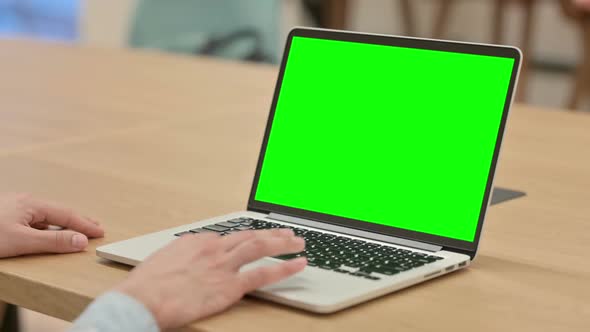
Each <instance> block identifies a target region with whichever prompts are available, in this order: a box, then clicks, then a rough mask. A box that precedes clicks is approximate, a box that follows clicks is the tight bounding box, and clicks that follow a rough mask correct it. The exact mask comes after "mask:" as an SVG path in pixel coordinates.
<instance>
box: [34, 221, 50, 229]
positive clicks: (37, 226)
mask: <svg viewBox="0 0 590 332" xmlns="http://www.w3.org/2000/svg"><path fill="white" fill-rule="evenodd" d="M31 227H33V228H34V229H47V228H49V225H48V224H47V223H46V222H38V223H33V224H32V225H31Z"/></svg>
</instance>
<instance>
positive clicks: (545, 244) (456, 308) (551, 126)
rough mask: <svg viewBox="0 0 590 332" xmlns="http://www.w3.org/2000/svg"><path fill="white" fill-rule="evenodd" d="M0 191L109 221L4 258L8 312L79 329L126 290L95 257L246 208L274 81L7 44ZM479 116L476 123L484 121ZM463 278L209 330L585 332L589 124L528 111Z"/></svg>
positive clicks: (148, 58) (181, 64) (193, 65)
mask: <svg viewBox="0 0 590 332" xmlns="http://www.w3.org/2000/svg"><path fill="white" fill-rule="evenodd" d="M0 73H1V77H2V79H0V105H1V106H0V133H1V136H0V137H2V139H1V140H0V188H1V190H3V191H30V192H33V193H34V194H36V195H39V196H43V197H46V198H49V199H53V200H57V201H61V202H65V203H66V204H69V205H71V206H73V207H76V208H77V209H78V210H79V211H83V212H84V213H87V214H88V215H92V216H95V217H97V218H100V220H101V221H102V222H103V224H104V225H105V226H106V228H107V230H108V232H107V236H106V237H105V238H104V239H100V240H95V241H92V242H91V245H90V248H89V250H88V252H85V253H80V254H71V255H65V256H64V255H51V256H37V257H32V256H31V257H22V258H15V259H5V260H0V300H4V301H7V302H11V303H15V304H17V305H20V306H23V307H26V308H30V309H33V310H36V311H40V312H42V313H46V314H48V315H52V316H55V317H59V318H62V319H66V320H72V319H74V318H75V317H76V316H77V315H78V314H79V313H80V312H81V311H82V310H83V308H84V307H85V305H86V304H88V303H89V301H91V300H92V299H93V298H94V297H96V296H97V295H99V294H100V293H102V292H104V291H105V290H108V289H109V288H110V287H112V286H113V285H114V284H116V283H117V282H119V281H120V280H122V279H123V278H125V276H126V275H127V271H128V268H127V267H125V266H123V265H118V264H113V263H108V262H104V261H101V260H99V259H98V258H97V257H96V256H95V254H94V248H95V247H96V246H98V245H102V244H105V243H109V242H113V241H119V240H122V239H125V238H128V237H131V236H135V235H139V234H144V233H148V232H152V231H156V230H159V229H163V228H165V227H170V226H175V225H181V224H184V223H187V222H190V221H194V220H197V219H200V218H205V217H210V216H214V215H216V214H220V213H226V212H231V211H234V210H239V209H243V208H244V207H245V205H246V197H247V194H248V191H249V186H250V182H251V180H252V175H253V172H254V168H255V162H256V158H257V153H258V149H259V146H260V141H261V138H262V133H263V128H264V125H265V121H266V117H267V112H268V109H269V104H270V102H271V94H272V91H273V86H274V83H275V79H276V68H274V67H271V66H265V65H252V64H238V63H232V62H223V61H219V60H211V59H196V58H184V57H176V56H169V55H161V54H155V53H152V54H150V53H133V52H124V51H116V50H99V49H78V48H74V47H69V46H63V45H51V44H40V43H33V42H26V41H0ZM474 111H475V110H474ZM500 165H501V166H500V169H499V173H498V177H497V185H499V186H504V187H509V188H515V189H520V190H524V191H526V192H527V193H528V196H527V197H525V198H521V199H518V200H515V201H511V202H508V203H504V204H501V205H498V206H494V207H493V208H491V209H490V212H489V217H488V220H487V223H486V227H485V231H484V235H483V240H482V243H481V251H480V255H479V257H478V259H477V260H476V261H475V263H474V264H473V266H472V267H471V268H469V269H467V270H465V271H463V272H459V273H455V274H452V275H450V276H448V277H443V278H440V279H436V280H434V281H432V282H428V283H426V284H422V285H420V286H417V287H413V288H410V289H407V290H404V291H401V292H398V293H396V294H392V295H390V296H386V297H383V298H381V299H378V300H375V301H372V302H370V303H367V304H364V305H361V306H358V307H357V308H355V309H351V310H346V311H343V312H341V313H337V314H334V315H330V316H318V315H312V314H307V313H304V312H300V311H295V310H291V309H289V308H286V307H281V306H278V305H274V304H271V303H267V302H263V301H258V300H255V299H245V300H243V301H242V302H241V303H240V304H239V305H238V306H236V307H234V308H232V309H231V310H229V311H228V312H226V313H225V314H223V315H219V316H216V317H213V318H211V319H207V320H205V321H202V322H199V323H197V324H195V325H194V326H193V328H194V330H202V331H242V332H244V331H246V332H247V331H309V332H312V331H339V332H341V331H402V330H403V331H431V330H441V331H449V330H453V331H502V330H505V331H515V330H518V331H587V329H588V327H589V326H590V264H589V263H588V250H589V249H590V245H589V244H590V204H589V202H590V189H589V188H590V117H589V116H587V115H583V114H569V113H564V112H558V111H549V110H541V109H533V108H530V107H524V106H518V107H515V109H514V112H513V113H512V115H511V119H510V121H509V126H508V132H507V136H506V141H505V146H504V149H503V158H502V160H501V164H500Z"/></svg>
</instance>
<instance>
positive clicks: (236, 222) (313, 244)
mask: <svg viewBox="0 0 590 332" xmlns="http://www.w3.org/2000/svg"><path fill="white" fill-rule="evenodd" d="M272 228H290V229H292V230H293V232H294V233H295V235H297V236H299V237H302V238H304V239H305V250H304V251H303V252H300V253H296V254H289V255H282V256H277V257H275V258H278V259H282V260H288V259H294V258H297V257H306V258H307V262H308V263H307V265H308V266H312V267H317V268H320V269H324V270H331V271H334V272H337V273H344V274H348V275H351V276H356V277H360V278H365V279H370V280H379V279H381V278H383V277H385V276H392V275H395V274H398V273H400V272H403V271H408V270H411V269H414V268H417V267H420V266H423V265H425V264H429V263H432V262H435V261H437V260H441V259H443V258H442V257H439V256H435V255H428V254H424V253H420V252H416V251H412V250H409V249H402V248H396V247H391V246H382V245H380V244H376V243H372V242H368V241H363V240H359V239H351V238H348V237H344V236H338V235H333V234H328V233H322V232H319V231H314V230H309V229H304V228H298V227H292V226H287V225H282V224H277V223H274V222H270V221H265V220H260V219H253V218H235V219H231V220H228V221H224V222H220V223H217V224H212V225H208V226H205V227H202V228H195V229H191V230H189V231H186V232H181V233H178V234H174V235H176V236H182V235H185V234H196V233H206V232H216V233H218V234H220V235H222V236H223V235H228V234H231V233H235V232H240V231H244V230H258V229H272Z"/></svg>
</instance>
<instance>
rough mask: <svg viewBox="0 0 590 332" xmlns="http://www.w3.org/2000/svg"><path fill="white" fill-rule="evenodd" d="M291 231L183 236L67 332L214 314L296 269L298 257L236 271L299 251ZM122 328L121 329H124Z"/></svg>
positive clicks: (159, 324)
mask: <svg viewBox="0 0 590 332" xmlns="http://www.w3.org/2000/svg"><path fill="white" fill-rule="evenodd" d="M304 247H305V243H304V241H303V239H301V238H298V237H295V235H294V234H293V231H291V230H290V229H274V230H265V231H245V232H240V233H237V234H232V235H228V236H225V237H221V236H218V235H217V234H211V233H209V234H199V235H185V236H183V237H181V238H180V239H177V240H175V241H173V242H172V243H170V244H169V245H168V246H166V247H164V248H163V249H161V250H159V251H158V252H156V253H155V254H153V255H152V256H151V257H149V258H148V259H147V260H146V261H145V262H143V263H142V264H140V265H139V266H137V267H136V268H135V269H134V270H133V271H132V272H131V273H130V275H129V277H128V278H127V279H126V280H125V281H123V282H122V283H121V284H119V285H117V286H116V287H115V288H114V289H113V291H112V292H109V293H106V294H105V295H103V296H101V297H99V298H98V299H97V300H96V301H95V302H94V303H92V304H91V305H90V306H89V307H88V308H87V309H86V311H85V312H84V313H83V314H82V315H81V316H80V317H79V318H78V320H77V321H76V323H75V325H74V328H73V330H71V331H70V332H90V331H92V332H111V331H113V332H114V331H122V330H125V331H130V332H135V331H159V329H163V330H165V329H170V328H178V327H182V326H184V325H186V324H188V323H190V322H193V321H196V320H199V319H202V318H205V317H208V316H211V315H214V314H216V313H219V312H221V311H223V310H225V309H227V308H228V307H230V306H231V305H232V304H234V303H236V302H238V301H239V300H240V299H241V298H242V297H243V296H244V294H246V293H248V292H251V291H253V290H255V289H257V288H260V287H263V286H265V285H268V284H271V283H274V282H277V281H279V280H281V279H283V278H286V277H289V276H291V275H293V274H295V273H297V272H299V271H301V270H302V269H303V268H304V267H305V265H306V264H307V261H306V260H305V258H298V259H294V260H291V261H287V262H281V263H278V264H276V265H272V266H266V267H262V268H258V269H254V270H249V271H245V272H240V268H241V267H242V266H244V265H246V264H248V263H250V262H253V261H256V260H258V259H260V258H263V257H265V256H277V255H282V254H286V253H293V252H300V251H302V250H303V249H304ZM123 327H125V328H123Z"/></svg>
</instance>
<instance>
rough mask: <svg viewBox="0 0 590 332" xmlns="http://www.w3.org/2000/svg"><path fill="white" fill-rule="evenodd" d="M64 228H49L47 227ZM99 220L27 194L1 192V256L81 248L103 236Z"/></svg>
mask: <svg viewBox="0 0 590 332" xmlns="http://www.w3.org/2000/svg"><path fill="white" fill-rule="evenodd" d="M50 225H53V226H60V227H62V228H64V230H49V229H48V228H49V226H50ZM103 235H104V231H103V229H102V228H101V227H100V225H99V224H98V222H96V221H94V220H92V219H90V218H86V217H82V216H79V215H77V214H75V213H74V212H73V211H71V210H69V209H66V208H63V207H60V206H58V205H55V204H53V203H49V202H45V201H40V200H37V199H35V198H32V197H31V196H30V195H27V194H3V195H0V257H12V256H20V255H27V254H37V253H70V252H78V251H82V250H84V249H85V248H86V246H87V245H88V237H102V236H103Z"/></svg>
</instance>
